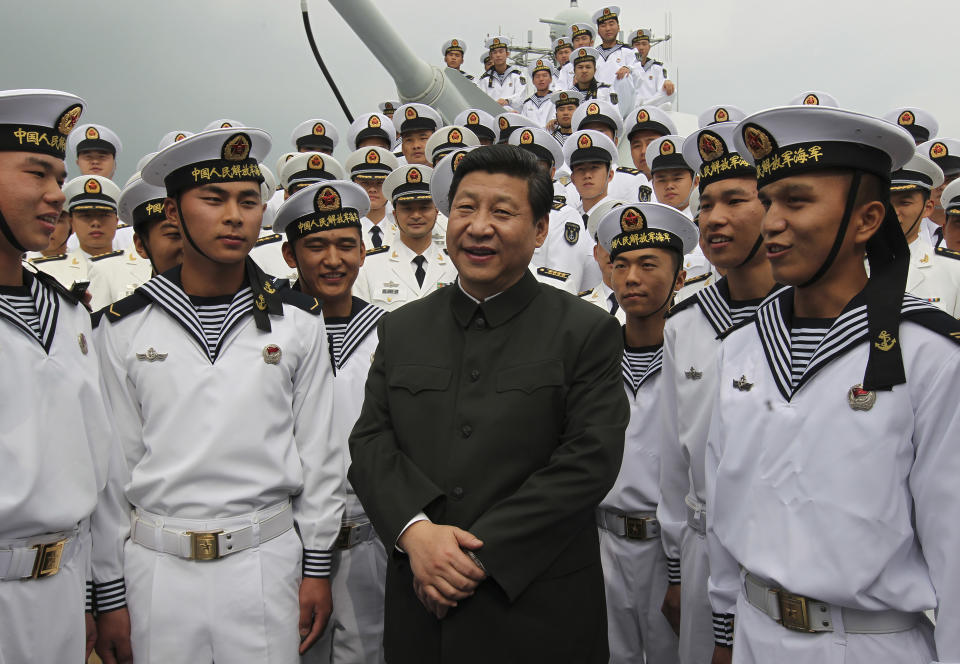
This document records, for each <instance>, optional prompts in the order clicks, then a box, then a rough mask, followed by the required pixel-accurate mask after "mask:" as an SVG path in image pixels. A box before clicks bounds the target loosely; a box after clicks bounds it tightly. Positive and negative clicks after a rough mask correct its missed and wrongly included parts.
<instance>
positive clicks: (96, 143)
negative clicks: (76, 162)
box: [77, 138, 117, 157]
mask: <svg viewBox="0 0 960 664" xmlns="http://www.w3.org/2000/svg"><path fill="white" fill-rule="evenodd" d="M85 150H103V151H104V152H109V153H110V154H112V155H113V156H114V157H116V156H117V146H115V145H114V144H113V143H111V142H110V141H105V140H103V139H102V138H85V139H83V140H82V141H80V142H79V143H77V154H80V153H81V152H84V151H85Z"/></svg>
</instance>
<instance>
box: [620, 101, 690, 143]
mask: <svg viewBox="0 0 960 664" xmlns="http://www.w3.org/2000/svg"><path fill="white" fill-rule="evenodd" d="M645 130H646V131H655V132H658V133H659V134H660V135H661V136H667V135H669V134H676V133H677V125H676V124H674V122H673V120H672V119H670V116H669V115H667V114H666V113H665V112H663V111H662V110H660V109H659V108H657V107H656V106H638V107H637V108H635V109H633V112H632V113H631V114H630V115H629V116H627V124H626V127H625V128H624V134H623V135H624V136H625V137H626V138H627V140H628V141H629V140H630V137H631V136H633V135H634V134H635V133H637V132H638V131H645Z"/></svg>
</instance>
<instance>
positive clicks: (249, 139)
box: [140, 127, 270, 195]
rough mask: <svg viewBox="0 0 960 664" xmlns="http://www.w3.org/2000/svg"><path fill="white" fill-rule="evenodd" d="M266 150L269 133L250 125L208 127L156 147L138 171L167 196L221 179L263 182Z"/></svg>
mask: <svg viewBox="0 0 960 664" xmlns="http://www.w3.org/2000/svg"><path fill="white" fill-rule="evenodd" d="M269 152H270V134H268V133H267V132H265V131H263V130H262V129H255V128H253V127H227V128H226V129H211V130H209V131H202V132H200V133H199V134H194V135H193V136H188V137H187V138H185V139H183V140H182V141H177V142H176V143H174V144H172V145H170V146H168V147H167V148H165V149H163V150H160V152H158V153H157V154H155V155H154V156H153V158H151V159H150V161H148V162H147V163H146V164H144V165H143V168H142V169H141V171H140V175H141V177H142V178H143V180H144V181H145V182H147V183H149V184H152V185H156V186H160V185H163V186H165V187H166V188H167V194H168V195H174V194H178V193H180V192H182V191H184V190H186V189H191V188H193V187H200V186H203V185H207V184H218V183H223V182H247V181H251V180H252V181H255V182H257V183H260V182H263V174H262V173H261V172H260V165H259V162H260V161H262V160H263V158H264V157H266V156H267V154H268V153H269Z"/></svg>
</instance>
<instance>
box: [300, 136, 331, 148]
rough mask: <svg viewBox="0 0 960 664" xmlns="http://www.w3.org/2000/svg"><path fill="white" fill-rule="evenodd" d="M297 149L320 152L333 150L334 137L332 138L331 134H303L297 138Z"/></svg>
mask: <svg viewBox="0 0 960 664" xmlns="http://www.w3.org/2000/svg"><path fill="white" fill-rule="evenodd" d="M297 149H298V150H306V149H309V150H310V151H313V152H320V151H321V150H331V151H332V150H333V139H331V138H330V137H329V136H324V135H321V134H307V135H306V136H301V137H299V138H298V139H297Z"/></svg>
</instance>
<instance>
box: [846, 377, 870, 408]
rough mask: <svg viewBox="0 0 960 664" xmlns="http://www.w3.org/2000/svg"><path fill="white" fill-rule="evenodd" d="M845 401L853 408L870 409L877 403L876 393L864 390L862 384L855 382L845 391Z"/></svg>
mask: <svg viewBox="0 0 960 664" xmlns="http://www.w3.org/2000/svg"><path fill="white" fill-rule="evenodd" d="M847 403H848V404H850V408H852V409H853V410H864V411H866V410H870V409H871V408H873V404H875V403H877V393H876V392H874V391H873V390H865V389H863V385H861V384H859V383H857V384H856V385H854V386H853V387H851V388H850V389H849V390H848V391H847Z"/></svg>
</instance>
